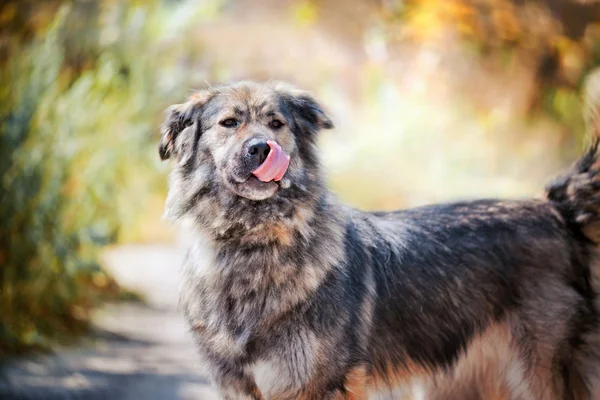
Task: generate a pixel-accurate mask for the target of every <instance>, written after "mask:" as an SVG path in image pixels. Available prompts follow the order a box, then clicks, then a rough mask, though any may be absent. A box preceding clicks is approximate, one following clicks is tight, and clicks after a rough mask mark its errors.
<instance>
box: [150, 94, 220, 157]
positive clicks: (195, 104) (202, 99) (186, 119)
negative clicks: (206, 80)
mask: <svg viewBox="0 0 600 400" xmlns="http://www.w3.org/2000/svg"><path fill="white" fill-rule="evenodd" d="M212 96H213V92H212V91H210V90H203V91H199V92H196V93H194V94H193V95H191V96H190V97H189V98H188V99H187V101H186V102H185V103H182V104H174V105H172V106H170V107H169V108H167V110H166V112H165V114H166V118H165V122H163V124H162V127H161V139H160V145H159V146H158V154H159V155H160V159H161V160H166V159H169V158H171V157H172V156H175V157H176V158H177V159H178V160H179V161H180V162H181V161H182V160H186V159H188V157H189V153H190V150H191V145H192V144H193V139H194V132H195V127H196V125H195V123H196V121H197V117H198V114H199V113H200V111H201V109H202V107H203V106H204V105H205V104H206V103H207V102H208V101H209V100H210V99H211V98H212ZM186 154H188V155H187V156H186Z"/></svg>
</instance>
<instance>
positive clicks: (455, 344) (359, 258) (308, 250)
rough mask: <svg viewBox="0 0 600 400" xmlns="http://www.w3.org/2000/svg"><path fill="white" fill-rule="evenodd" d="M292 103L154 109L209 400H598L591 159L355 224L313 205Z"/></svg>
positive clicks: (343, 212) (310, 112) (253, 96)
mask: <svg viewBox="0 0 600 400" xmlns="http://www.w3.org/2000/svg"><path fill="white" fill-rule="evenodd" d="M332 127H333V124H332V122H331V120H330V119H329V117H328V116H327V115H326V113H325V112H324V111H323V108H322V107H321V106H320V105H319V104H318V103H317V102H316V101H315V100H314V99H313V98H312V97H311V96H310V95H308V94H307V93H305V92H302V91H298V90H296V89H293V88H290V87H288V86H285V85H282V84H275V83H266V84H260V83H251V82H240V83H236V84H232V85H227V86H220V87H215V88H211V89H208V90H203V91H199V92H197V93H195V94H194V95H192V96H191V97H190V98H189V99H188V100H187V101H186V102H185V103H183V104H177V105H174V106H171V107H170V108H169V109H168V110H167V117H166V121H165V123H164V125H163V129H162V139H161V143H160V149H159V150H160V156H161V158H162V159H168V158H170V159H172V160H173V165H174V167H173V171H172V173H171V178H170V189H169V194H168V198H167V204H166V215H167V216H169V217H170V218H171V219H173V220H178V219H181V218H184V217H185V218H189V219H191V220H192V222H193V225H194V227H195V229H194V232H193V235H194V237H193V238H192V239H191V242H192V245H191V247H190V249H189V252H188V254H187V257H186V260H185V271H186V273H185V282H184V287H183V291H182V297H181V301H182V305H183V308H184V311H185V315H186V317H187V319H188V321H189V324H190V327H191V329H192V332H193V335H194V337H195V340H196V342H197V345H198V348H199V350H200V353H201V354H202V356H203V357H204V359H205V360H206V361H207V362H208V363H209V365H210V371H211V375H212V379H213V381H214V383H215V385H216V386H217V387H218V389H219V392H220V393H221V396H222V397H223V398H224V399H254V400H258V399H315V400H316V399H365V398H368V397H369V396H370V395H373V394H376V393H382V392H383V393H386V392H387V393H388V394H390V396H391V397H392V398H396V399H397V398H399V396H400V394H399V393H400V392H398V391H395V390H396V388H397V387H400V386H402V385H405V384H406V383H407V382H409V381H410V380H411V379H413V378H417V379H419V380H420V382H421V386H422V388H423V390H424V391H425V397H426V398H427V399H460V400H465V399H521V400H529V399H536V400H559V399H560V400H562V399H591V398H600V385H599V384H598V381H597V380H596V376H597V373H598V372H599V371H598V365H600V362H599V360H600V354H599V353H600V340H599V337H600V335H598V332H599V329H600V327H599V320H598V315H599V313H598V293H599V290H600V280H599V279H600V273H599V271H600V266H599V260H600V259H599V256H598V251H597V249H598V247H597V246H596V243H598V241H599V240H600V229H599V228H600V219H599V215H600V179H598V177H599V175H598V173H599V171H600V161H599V160H598V158H597V156H598V145H597V143H596V144H594V145H593V146H592V147H591V149H590V150H589V151H588V153H587V154H586V155H585V156H584V157H583V158H582V159H581V160H580V161H579V162H578V163H577V164H576V165H575V166H574V167H573V169H572V170H571V171H570V172H568V173H567V174H566V175H565V176H564V177H563V178H561V179H558V180H557V181H555V182H554V183H553V184H551V185H550V186H549V187H548V190H547V194H546V197H545V198H544V199H541V200H522V201H507V200H477V201H470V202H459V203H452V204H441V205H431V206H425V207H420V208H416V209H409V210H401V211H396V212H374V213H371V212H363V211H359V210H355V209H352V208H349V207H345V206H343V205H340V204H338V203H337V202H336V200H335V199H333V198H332V196H331V195H330V194H329V193H328V191H327V190H326V188H325V186H324V183H323V177H322V174H321V168H320V165H319V157H318V151H317V146H316V142H317V133H318V132H319V130H321V129H330V128H332Z"/></svg>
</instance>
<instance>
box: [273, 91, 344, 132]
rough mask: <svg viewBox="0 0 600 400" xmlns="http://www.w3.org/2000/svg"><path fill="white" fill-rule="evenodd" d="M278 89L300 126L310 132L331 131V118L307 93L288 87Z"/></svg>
mask: <svg viewBox="0 0 600 400" xmlns="http://www.w3.org/2000/svg"><path fill="white" fill-rule="evenodd" d="M278 89H279V91H280V93H281V95H282V96H283V100H284V102H285V103H286V104H287V105H288V107H289V108H290V109H291V111H292V113H293V114H294V118H295V119H296V120H297V122H298V123H299V124H300V125H302V126H304V127H305V128H308V129H309V130H310V131H312V132H316V131H318V130H320V129H333V127H334V126H333V122H332V121H331V118H329V116H328V115H327V113H326V112H325V111H324V110H323V107H322V106H321V105H320V104H319V103H318V102H317V100H315V98H314V97H313V96H311V95H310V94H309V93H307V92H304V91H301V90H297V89H293V88H289V87H283V88H282V87H278Z"/></svg>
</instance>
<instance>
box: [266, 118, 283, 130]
mask: <svg viewBox="0 0 600 400" xmlns="http://www.w3.org/2000/svg"><path fill="white" fill-rule="evenodd" d="M269 126H270V127H271V129H279V128H281V127H282V126H283V122H281V121H280V120H278V119H274V120H273V121H271V122H269Z"/></svg>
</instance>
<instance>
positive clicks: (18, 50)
mask: <svg viewBox="0 0 600 400" xmlns="http://www.w3.org/2000/svg"><path fill="white" fill-rule="evenodd" d="M161 7H162V6H161V5H160V4H157V3H153V2H140V3H136V2H131V3H123V2H116V1H115V2H93V1H92V2H90V1H80V2H70V1H62V2H61V1H49V2H47V3H44V4H40V3H39V2H35V1H34V2H19V1H15V2H8V3H5V4H3V5H2V6H0V20H2V21H3V27H4V31H2V34H1V37H2V39H3V46H2V53H1V55H2V57H1V61H0V62H1V63H2V65H1V75H0V104H1V108H0V121H1V125H0V177H1V179H2V180H1V186H0V190H1V191H0V316H1V317H0V354H3V353H12V352H16V351H20V350H23V349H27V348H32V347H34V348H44V347H47V346H48V345H49V344H50V343H52V342H53V341H56V340H59V341H60V340H66V339H68V338H69V337H71V336H70V335H71V334H73V333H77V332H81V331H83V330H85V328H86V327H87V325H88V321H89V310H90V309H91V307H92V306H93V305H95V304H96V303H97V302H98V301H99V300H101V299H103V298H106V297H107V296H108V297H111V298H114V297H115V296H118V295H119V288H118V285H117V284H116V283H115V282H114V281H113V280H112V279H111V278H110V277H109V276H108V275H107V274H106V273H105V271H103V270H102V268H101V267H100V266H99V264H98V258H97V249H98V248H99V247H100V246H103V245H106V244H109V243H112V242H114V241H115V240H117V239H118V238H122V237H123V236H124V235H125V237H127V235H129V237H130V238H132V237H133V238H135V237H136V232H135V229H137V228H136V227H139V223H138V221H137V220H136V218H137V217H138V216H139V212H140V211H143V210H145V209H146V208H147V204H146V203H147V202H148V201H149V200H148V199H151V198H152V193H154V192H156V191H157V188H161V189H162V188H163V186H164V184H163V182H164V175H163V174H158V173H157V172H156V171H157V169H158V157H157V155H156V154H157V153H156V140H155V137H154V135H155V134H156V129H155V127H156V126H157V125H158V124H159V122H160V117H161V115H162V110H163V109H164V107H165V104H166V102H168V100H169V99H170V98H173V97H175V98H181V97H183V96H185V93H186V92H187V90H188V89H187V88H188V87H189V86H188V84H189V82H187V81H186V82H183V79H184V78H183V77H184V76H185V77H186V78H185V79H187V77H188V75H184V74H178V68H181V67H182V66H180V65H178V63H181V60H182V58H181V57H178V56H177V54H174V53H175V52H176V51H183V49H181V47H179V48H176V49H173V48H171V47H170V46H169V43H168V41H167V42H160V43H153V45H150V44H149V42H153V41H154V40H155V38H156V37H157V36H160V37H161V38H165V37H166V38H168V37H169V35H168V33H169V30H171V31H173V30H178V29H181V28H182V27H183V26H184V25H185V22H186V21H187V20H188V18H197V17H199V16H200V17H201V16H202V15H203V13H210V12H212V11H211V9H210V8H209V9H207V8H199V7H196V8H195V9H194V10H195V11H194V12H190V10H189V9H188V10H184V11H187V14H185V15H174V13H172V12H170V11H169V10H168V9H161ZM177 11H179V12H181V11H182V10H181V9H178V10H177ZM40 16H42V17H43V18H40ZM14 20H18V21H14ZM11 24H12V25H11ZM6 27H8V28H6ZM11 27H12V28H11ZM142 49H143V51H142ZM186 54H187V55H188V56H187V57H188V59H189V54H192V55H193V54H194V52H186ZM160 74H164V75H168V77H169V80H167V81H165V79H163V78H164V76H161V75H160ZM179 76H181V77H182V78H181V79H179V78H178V77H179Z"/></svg>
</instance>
